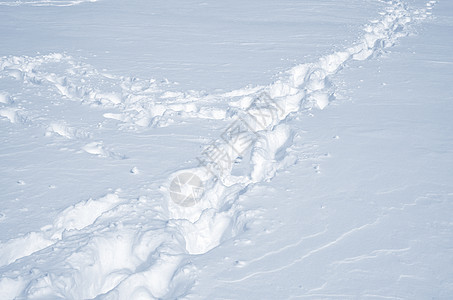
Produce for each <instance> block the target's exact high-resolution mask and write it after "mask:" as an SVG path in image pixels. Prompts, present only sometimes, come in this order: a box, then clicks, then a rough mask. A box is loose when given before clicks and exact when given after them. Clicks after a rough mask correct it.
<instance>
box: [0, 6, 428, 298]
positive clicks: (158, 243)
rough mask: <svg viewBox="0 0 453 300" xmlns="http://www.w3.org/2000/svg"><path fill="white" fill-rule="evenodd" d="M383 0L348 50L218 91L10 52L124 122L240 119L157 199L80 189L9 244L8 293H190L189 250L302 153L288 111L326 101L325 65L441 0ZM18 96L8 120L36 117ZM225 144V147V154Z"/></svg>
mask: <svg viewBox="0 0 453 300" xmlns="http://www.w3.org/2000/svg"><path fill="white" fill-rule="evenodd" d="M387 3H388V5H389V6H388V7H387V9H386V10H385V12H383V13H382V17H381V19H380V20H374V21H371V22H370V24H367V25H366V26H365V28H364V30H365V33H364V35H363V37H362V38H361V39H360V40H359V42H357V43H356V44H354V45H353V46H351V47H349V48H347V49H345V50H344V51H340V52H335V53H333V54H331V55H327V56H324V57H321V58H320V59H319V60H318V61H317V62H314V63H308V64H302V65H298V66H296V67H294V68H292V69H290V70H288V71H287V72H286V73H285V74H283V75H282V76H281V78H280V79H279V80H277V81H276V82H274V83H272V84H270V85H269V86H265V87H254V88H244V89H241V90H237V91H232V92H230V93H227V94H220V95H206V94H204V93H202V92H195V91H190V92H187V93H185V94H183V93H174V92H171V91H168V90H166V87H167V86H168V85H167V84H168V83H166V82H156V81H153V80H139V79H135V78H124V77H118V76H113V75H110V74H106V73H103V72H99V71H97V70H95V69H94V68H92V67H90V66H88V65H86V64H82V63H78V62H76V61H75V60H74V59H73V58H72V57H69V56H66V55H63V54H51V55H47V56H38V57H34V58H31V57H3V58H2V59H1V61H0V79H3V78H14V79H15V80H19V81H21V82H23V83H24V84H26V85H30V86H31V87H38V88H39V87H44V88H46V89H47V88H48V87H51V88H52V92H53V93H58V94H59V95H60V96H61V97H64V98H66V99H67V100H72V101H81V102H83V103H86V104H87V105H89V106H94V107H101V108H103V109H105V110H110V112H106V113H105V114H104V117H105V118H109V119H115V120H118V121H120V122H123V123H124V126H123V127H122V128H126V129H128V128H135V126H138V127H140V126H168V125H170V124H171V123H172V122H174V121H175V120H177V119H178V118H179V119H184V118H211V119H225V118H229V119H231V123H232V125H231V126H230V127H229V128H228V129H227V130H226V131H225V132H224V133H222V134H221V136H220V137H219V139H217V140H216V141H214V142H213V143H212V144H210V145H207V147H206V148H205V149H204V151H203V156H202V160H200V165H199V166H198V167H195V168H190V169H185V170H180V171H178V172H176V173H174V174H173V176H172V177H171V178H169V182H167V183H166V184H165V187H164V188H163V189H162V192H163V194H164V197H163V199H161V200H160V205H156V199H153V201H151V200H150V199H147V198H146V197H140V198H139V199H133V200H126V199H121V197H120V196H119V195H118V194H119V193H120V192H116V193H113V194H108V195H106V196H105V197H102V198H100V199H97V200H94V199H90V200H88V201H82V202H80V203H78V204H76V205H74V206H72V207H69V208H68V209H66V210H64V211H63V212H62V213H61V214H60V215H59V216H58V218H57V219H56V220H55V222H54V223H53V224H51V225H48V226H45V227H43V228H41V230H40V231H37V232H30V233H29V234H27V235H25V236H23V237H18V238H16V239H13V240H10V241H7V242H5V243H3V244H1V245H0V258H1V259H0V265H1V267H0V270H1V273H2V274H3V275H2V277H1V279H0V295H1V298H2V299H14V298H27V299H44V298H45V299H49V298H53V299H94V298H96V299H156V298H163V299H174V298H176V297H180V296H183V295H185V294H187V292H188V291H189V290H190V287H191V286H192V285H193V282H194V280H195V277H194V276H195V272H194V266H192V265H191V264H190V255H194V254H203V253H206V252H207V251H209V250H211V249H213V248H214V247H216V246H218V245H219V244H221V243H222V241H224V240H225V239H228V238H230V237H232V236H235V235H237V234H239V233H240V232H241V231H242V230H243V228H244V226H245V224H246V222H247V220H248V219H250V218H253V217H254V213H253V212H245V211H243V210H242V209H241V207H240V204H239V203H238V201H237V199H238V198H239V197H240V195H241V194H242V193H244V192H246V191H247V190H248V189H250V188H251V187H252V186H253V185H255V184H259V183H263V182H266V181H270V180H272V178H273V177H274V176H275V175H276V173H277V172H278V171H279V170H281V169H283V168H286V167H288V166H289V165H291V164H293V163H294V162H295V158H294V157H292V156H291V144H292V141H291V140H292V137H293V133H292V131H291V128H290V127H289V126H288V125H287V124H286V120H288V119H289V118H291V117H293V116H294V115H295V114H297V113H298V112H300V111H301V110H310V109H321V110H322V109H324V108H325V107H326V106H327V105H328V104H329V103H330V102H331V101H332V100H333V99H334V96H335V93H334V91H333V90H332V87H331V86H330V84H329V76H332V75H334V74H335V73H337V72H338V71H339V70H340V69H341V68H342V67H344V66H345V65H346V64H347V63H348V62H350V61H363V60H366V59H369V58H372V57H373V56H376V55H378V54H379V53H380V52H381V51H383V50H384V49H386V48H388V47H391V46H393V45H394V44H395V42H396V41H397V40H398V39H399V38H401V37H404V36H406V35H408V33H409V31H408V25H409V24H410V23H411V22H413V21H414V20H420V19H424V18H426V17H427V16H428V15H429V14H430V12H429V11H430V9H431V8H432V7H433V5H434V4H435V3H436V1H429V2H428V3H427V4H426V6H425V8H423V9H419V10H410V9H409V8H408V7H407V5H405V4H404V3H403V2H402V1H388V2H387ZM0 4H1V3H0ZM55 63H58V64H66V65H67V73H66V74H59V75H57V74H55V73H52V72H49V71H46V70H47V69H51V66H52V64H55ZM118 83H120V84H118ZM118 87H119V88H118ZM15 97H18V95H10V94H4V93H0V116H2V117H3V118H4V119H5V120H8V121H9V122H11V123H16V122H19V123H21V122H22V123H25V122H32V123H33V122H38V118H36V117H34V114H33V112H27V110H26V109H25V108H24V107H18V106H15V101H14V99H15ZM225 102H227V103H226V104H225ZM207 103H210V105H209V106H207V105H206V104H207ZM212 103H215V105H212ZM111 110H115V112H114V113H112V112H111ZM175 116H176V117H177V118H176V117H175ZM5 120H1V121H2V122H3V121H5ZM40 126H43V128H45V130H46V132H47V133H48V134H49V135H53V134H57V135H60V136H63V137H65V138H79V136H83V134H79V133H77V132H75V131H74V130H72V129H71V127H70V126H69V125H66V124H63V123H58V122H51V123H49V124H42V125H40ZM99 147H100V148H99ZM103 149H104V148H103V146H102V145H99V144H93V143H90V144H88V145H86V146H85V147H84V150H85V151H87V152H89V153H94V154H99V155H103V154H104V155H105V153H104V152H102V151H104V150H103ZM90 151H91V152H90ZM219 153H220V154H222V156H221V157H223V158H225V157H227V158H228V159H219V157H220V156H219ZM213 157H216V159H213ZM181 174H192V176H196V178H199V179H200V181H201V182H202V183H203V185H202V193H199V194H196V195H195V196H193V198H192V199H193V200H194V201H193V203H191V205H188V206H183V205H180V204H181V203H177V202H176V201H174V199H173V198H172V197H171V193H169V192H168V190H169V189H171V188H172V182H173V181H174V178H177V177H178V176H180V175H181ZM178 178H181V177H178ZM46 266H47V267H46ZM48 266H51V267H48ZM45 267H46V268H45Z"/></svg>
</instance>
